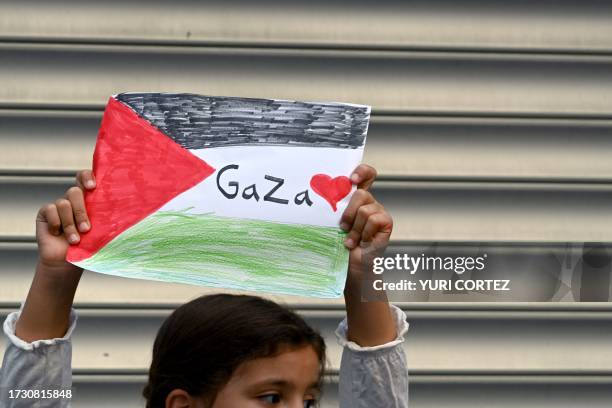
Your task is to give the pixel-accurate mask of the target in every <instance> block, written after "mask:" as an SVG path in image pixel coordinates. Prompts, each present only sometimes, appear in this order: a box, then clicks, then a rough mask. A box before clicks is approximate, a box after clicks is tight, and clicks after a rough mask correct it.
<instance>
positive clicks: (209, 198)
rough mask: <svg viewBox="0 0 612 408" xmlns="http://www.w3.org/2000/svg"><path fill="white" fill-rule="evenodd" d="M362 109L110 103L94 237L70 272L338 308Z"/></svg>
mask: <svg viewBox="0 0 612 408" xmlns="http://www.w3.org/2000/svg"><path fill="white" fill-rule="evenodd" d="M369 116H370V108H369V107H368V106H362V105H354V104H343V103H310V102H296V101H285V100H268V99H253V98H235V97H210V96H201V95H194V94H168V93H124V94H119V95H116V96H113V97H112V98H110V100H109V102H108V104H107V106H106V110H105V112H104V117H103V119H102V124H101V127H100V132H99V134H98V140H97V143H96V149H95V152H94V159H93V171H94V175H95V177H96V181H97V187H96V189H95V190H93V191H91V192H86V195H85V201H86V205H87V209H88V213H89V216H90V220H91V226H92V228H91V230H90V231H89V232H87V233H85V234H83V235H82V237H81V242H80V243H79V244H78V245H76V246H71V247H70V249H69V251H68V255H67V260H68V261H70V262H72V263H74V264H76V265H79V266H81V267H83V268H85V269H88V270H91V271H95V272H100V273H106V274H111V275H119V276H125V277H132V278H141V279H152V280H161V281H169V282H182V283H191V284H201V285H206V286H216V287H224V288H232V289H244V290H256V291H265V292H277V293H288V294H295V295H303V296H316V297H338V296H340V295H341V293H342V289H343V287H344V281H345V279H346V271H347V265H348V251H347V249H346V248H345V247H344V245H343V241H344V237H345V233H344V232H342V231H341V230H340V228H339V226H338V224H339V220H340V216H341V215H342V213H343V211H344V209H345V208H346V205H347V204H348V201H349V199H350V196H351V193H352V191H354V188H355V187H354V186H353V185H352V184H351V182H350V180H349V178H348V176H350V174H351V173H352V171H353V169H354V168H355V167H356V166H357V165H358V164H359V163H360V162H361V158H362V155H363V148H364V144H365V140H366V134H367V128H368V121H369Z"/></svg>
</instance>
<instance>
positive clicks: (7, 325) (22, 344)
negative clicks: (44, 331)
mask: <svg viewBox="0 0 612 408" xmlns="http://www.w3.org/2000/svg"><path fill="white" fill-rule="evenodd" d="M22 309H23V304H22V305H21V307H20V308H19V311H18V312H13V313H11V314H9V315H8V316H7V317H6V319H5V320H4V325H3V326H2V328H3V330H4V334H6V336H7V337H8V338H9V340H10V342H11V343H12V344H13V345H14V346H15V347H17V348H20V349H22V350H26V351H31V350H35V349H37V348H39V347H43V346H54V345H56V344H58V343H62V342H68V341H70V337H71V336H72V332H73V331H74V328H75V327H76V322H77V314H76V311H75V310H74V309H70V320H69V327H68V330H67V331H66V334H65V335H64V336H63V337H59V338H54V339H45V340H36V341H33V342H31V343H28V342H26V341H24V340H22V339H20V338H19V337H17V335H15V325H16V324H17V320H18V319H19V316H20V315H21V310H22Z"/></svg>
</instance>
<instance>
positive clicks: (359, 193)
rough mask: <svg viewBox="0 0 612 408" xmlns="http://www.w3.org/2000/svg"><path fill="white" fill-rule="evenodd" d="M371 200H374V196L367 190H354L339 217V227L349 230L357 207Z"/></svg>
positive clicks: (371, 201)
mask: <svg viewBox="0 0 612 408" xmlns="http://www.w3.org/2000/svg"><path fill="white" fill-rule="evenodd" d="M373 202H375V200H374V196H372V194H370V193H369V192H368V191H366V190H362V189H358V190H356V191H355V193H353V196H352V197H351V201H349V203H348V205H347V206H346V210H344V213H343V214H342V217H341V218H340V228H342V229H343V230H344V231H349V230H350V229H351V228H352V226H353V223H354V222H355V217H356V216H357V210H359V207H361V206H363V205H366V204H370V203H373Z"/></svg>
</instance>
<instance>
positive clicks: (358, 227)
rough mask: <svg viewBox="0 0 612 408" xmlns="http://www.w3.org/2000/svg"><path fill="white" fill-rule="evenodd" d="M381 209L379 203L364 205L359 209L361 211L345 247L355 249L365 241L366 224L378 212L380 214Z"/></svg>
mask: <svg viewBox="0 0 612 408" xmlns="http://www.w3.org/2000/svg"><path fill="white" fill-rule="evenodd" d="M381 209H382V206H381V205H380V204H379V203H377V202H374V203H370V204H366V205H362V206H361V207H359V209H358V210H357V217H355V222H354V223H353V227H352V228H351V231H350V232H349V233H348V235H347V237H346V240H345V245H346V246H347V247H349V248H354V247H356V246H357V245H359V241H361V240H362V239H363V237H362V234H361V233H362V231H363V228H364V227H365V225H366V223H367V222H368V219H369V218H370V217H371V216H372V215H374V214H376V213H377V212H380V211H381Z"/></svg>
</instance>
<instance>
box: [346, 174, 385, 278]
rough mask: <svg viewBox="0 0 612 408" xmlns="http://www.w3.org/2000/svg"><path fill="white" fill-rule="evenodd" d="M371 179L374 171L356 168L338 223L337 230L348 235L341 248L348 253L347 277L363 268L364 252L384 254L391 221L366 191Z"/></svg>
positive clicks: (370, 184) (373, 176)
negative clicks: (367, 250)
mask: <svg viewBox="0 0 612 408" xmlns="http://www.w3.org/2000/svg"><path fill="white" fill-rule="evenodd" d="M375 178H376V169H374V168H373V167H371V166H368V165H367V164H361V165H359V166H358V167H357V168H356V169H355V171H354V172H353V174H352V176H351V180H352V181H353V182H354V183H355V184H357V190H356V191H355V193H354V194H353V197H352V198H351V201H350V202H349V204H348V206H347V207H346V210H345V211H344V214H342V218H341V220H340V227H341V228H342V229H343V230H345V231H347V232H348V235H347V237H346V240H345V245H346V247H347V248H349V249H350V258H349V275H356V274H360V273H361V272H363V267H364V266H366V267H367V265H363V263H364V262H365V259H364V257H363V253H364V249H365V248H368V247H369V248H370V249H375V250H376V251H377V252H378V251H380V252H382V251H384V249H385V248H386V247H387V244H388V243H389V238H390V236H391V231H392V229H393V219H392V218H391V216H390V215H389V213H388V212H387V211H386V210H385V208H384V207H383V205H382V204H380V203H379V202H378V201H376V199H375V198H374V196H373V195H372V194H371V193H370V192H369V191H368V190H369V188H370V187H371V186H372V184H373V183H374V179H375ZM369 269H371V268H369ZM349 277H350V276H349Z"/></svg>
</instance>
